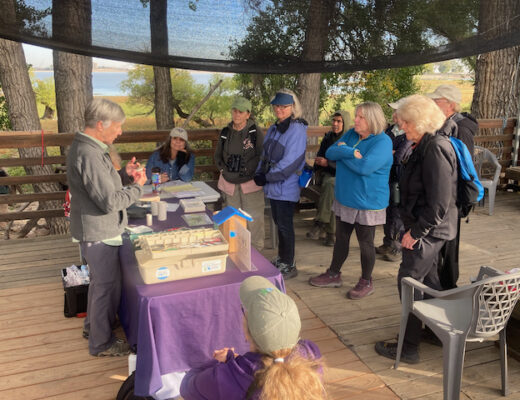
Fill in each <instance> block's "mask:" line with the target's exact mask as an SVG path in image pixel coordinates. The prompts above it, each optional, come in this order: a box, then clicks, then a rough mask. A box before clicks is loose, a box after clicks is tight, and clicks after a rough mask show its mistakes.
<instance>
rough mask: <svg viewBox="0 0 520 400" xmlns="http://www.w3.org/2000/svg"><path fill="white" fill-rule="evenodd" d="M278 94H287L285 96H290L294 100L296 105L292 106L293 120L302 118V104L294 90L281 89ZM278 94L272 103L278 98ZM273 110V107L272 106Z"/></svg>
mask: <svg viewBox="0 0 520 400" xmlns="http://www.w3.org/2000/svg"><path fill="white" fill-rule="evenodd" d="M276 93H285V94H290V95H291V96H292V98H293V100H294V104H293V105H292V117H293V118H295V119H296V118H301V117H302V106H301V104H300V100H298V96H296V93H294V92H293V91H292V90H290V89H285V88H283V89H280V90H277V91H276ZM276 93H275V95H274V96H273V97H272V98H271V100H270V101H273V99H274V98H275V97H276ZM271 108H273V106H272V105H271Z"/></svg>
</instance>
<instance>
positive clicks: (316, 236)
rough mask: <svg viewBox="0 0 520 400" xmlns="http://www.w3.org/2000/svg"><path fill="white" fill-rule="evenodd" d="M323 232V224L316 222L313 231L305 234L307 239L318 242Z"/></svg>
mask: <svg viewBox="0 0 520 400" xmlns="http://www.w3.org/2000/svg"><path fill="white" fill-rule="evenodd" d="M322 231H323V228H322V224H321V223H320V222H317V221H315V222H314V226H313V227H312V229H311V230H310V231H309V232H307V233H306V234H305V236H306V237H307V239H313V240H318V239H319V238H320V235H321V233H322Z"/></svg>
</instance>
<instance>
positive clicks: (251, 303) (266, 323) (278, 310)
mask: <svg viewBox="0 0 520 400" xmlns="http://www.w3.org/2000/svg"><path fill="white" fill-rule="evenodd" d="M240 301H241V302H242V305H243V307H244V309H245V310H246V320H247V326H248V327H249V333H250V334H251V337H252V338H253V340H254V341H255V344H256V345H257V346H258V348H259V350H261V351H262V352H263V353H266V354H271V353H272V352H273V351H276V350H281V349H291V348H293V347H294V346H295V345H296V343H298V340H299V338H300V330H301V321H300V314H299V313H298V307H296V303H295V302H294V300H293V299H291V298H290V297H289V296H287V295H286V294H284V293H282V292H281V291H280V290H278V289H277V288H276V287H275V286H274V285H273V284H272V283H271V282H269V281H268V280H267V279H265V278H263V277H261V276H251V277H249V278H247V279H245V280H244V281H243V282H242V284H241V285H240Z"/></svg>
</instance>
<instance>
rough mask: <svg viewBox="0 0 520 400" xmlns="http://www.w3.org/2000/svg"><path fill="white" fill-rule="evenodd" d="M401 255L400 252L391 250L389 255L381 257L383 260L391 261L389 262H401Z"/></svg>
mask: <svg viewBox="0 0 520 400" xmlns="http://www.w3.org/2000/svg"><path fill="white" fill-rule="evenodd" d="M401 258H402V254H401V252H400V251H398V250H396V249H392V250H391V251H390V252H389V253H386V254H385V255H383V260H385V261H391V262H399V261H401Z"/></svg>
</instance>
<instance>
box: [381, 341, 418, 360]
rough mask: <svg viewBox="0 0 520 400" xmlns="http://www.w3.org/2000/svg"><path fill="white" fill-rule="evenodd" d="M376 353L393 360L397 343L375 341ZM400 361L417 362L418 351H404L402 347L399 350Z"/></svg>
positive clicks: (395, 355)
mask: <svg viewBox="0 0 520 400" xmlns="http://www.w3.org/2000/svg"><path fill="white" fill-rule="evenodd" d="M375 350H376V353H377V354H379V355H380V356H383V357H386V358H390V359H391V360H395V358H396V357H397V343H389V342H377V343H376V346H375ZM401 361H402V362H405V363H407V364H417V363H418V362H419V361H420V359H419V353H418V352H417V351H414V352H408V353H405V351H404V349H403V351H402V352H401Z"/></svg>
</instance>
